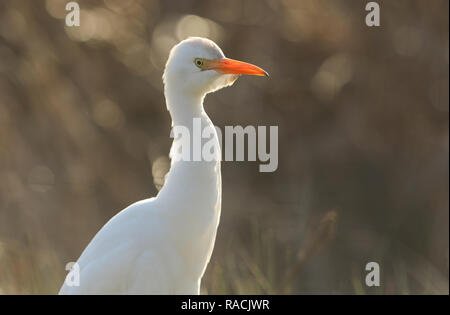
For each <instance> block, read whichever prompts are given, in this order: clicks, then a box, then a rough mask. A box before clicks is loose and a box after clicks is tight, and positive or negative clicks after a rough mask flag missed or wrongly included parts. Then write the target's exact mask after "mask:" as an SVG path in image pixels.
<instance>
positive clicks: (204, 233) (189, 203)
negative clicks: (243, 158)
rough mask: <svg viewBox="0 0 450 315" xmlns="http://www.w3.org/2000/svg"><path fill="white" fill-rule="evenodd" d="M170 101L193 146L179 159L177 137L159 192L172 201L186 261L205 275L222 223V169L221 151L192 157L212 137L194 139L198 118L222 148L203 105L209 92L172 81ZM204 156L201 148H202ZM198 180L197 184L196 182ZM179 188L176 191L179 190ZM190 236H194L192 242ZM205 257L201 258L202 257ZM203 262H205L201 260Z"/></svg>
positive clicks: (161, 197) (164, 200)
mask: <svg viewBox="0 0 450 315" xmlns="http://www.w3.org/2000/svg"><path fill="white" fill-rule="evenodd" d="M165 96H166V103H167V107H168V110H169V113H170V116H171V118H172V127H175V126H183V127H185V128H186V129H187V130H189V135H190V142H189V143H190V144H191V145H190V146H189V148H185V147H183V149H190V159H189V160H175V159H174V158H173V150H174V149H175V148H176V147H178V146H177V141H180V139H174V141H173V144H172V149H171V157H172V164H171V168H170V171H169V173H168V175H167V177H166V182H165V184H164V186H163V188H162V189H161V191H160V192H159V194H158V199H159V200H160V201H161V202H162V203H164V204H166V205H168V207H167V209H168V211H170V213H167V214H166V215H167V216H168V217H169V218H170V222H174V223H175V225H174V226H173V229H174V231H173V232H174V233H173V236H174V237H175V240H174V241H175V242H177V241H178V244H180V247H183V248H180V252H182V253H184V254H185V255H184V257H183V259H184V262H186V263H187V267H188V266H189V263H191V266H190V267H191V268H192V269H195V272H194V274H197V276H199V277H201V276H202V275H203V272H204V270H205V268H206V265H207V264H208V261H209V259H210V257H211V253H212V250H213V247H214V241H215V237H216V230H217V226H218V224H219V218H220V209H221V194H222V184H221V173H220V158H219V157H220V151H219V152H217V157H218V158H215V159H214V160H213V161H205V160H203V158H202V159H201V160H200V161H194V160H193V159H192V157H193V155H194V154H195V152H193V151H194V150H201V149H202V147H203V144H204V142H205V141H211V139H204V138H202V137H200V139H196V141H199V142H200V146H199V147H195V146H194V145H192V144H193V143H194V139H193V137H194V135H195V134H196V132H194V130H193V129H194V128H195V127H194V119H197V122H198V121H200V122H201V130H203V129H204V128H211V129H212V130H214V132H213V133H212V137H213V141H214V142H215V145H216V147H217V148H219V145H218V144H219V140H218V137H217V133H216V131H215V129H214V125H213V123H212V122H211V120H210V119H209V117H208V115H207V114H206V112H205V110H204V108H203V99H204V97H205V95H204V94H203V95H202V94H194V93H183V92H182V91H180V90H177V89H174V88H172V87H171V86H170V84H166V86H165ZM219 149H220V148H219ZM200 156H202V155H201V152H200ZM194 182H195V185H194V184H193V183H194ZM175 192H176V193H175ZM186 240H190V241H189V242H188V243H187V242H186ZM200 257H201V259H199V258H200ZM199 262H201V263H200V264H199Z"/></svg>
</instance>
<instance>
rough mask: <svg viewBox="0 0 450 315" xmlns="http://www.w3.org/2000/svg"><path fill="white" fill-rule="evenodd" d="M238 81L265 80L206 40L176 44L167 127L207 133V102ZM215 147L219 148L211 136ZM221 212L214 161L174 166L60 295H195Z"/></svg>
mask: <svg viewBox="0 0 450 315" xmlns="http://www.w3.org/2000/svg"><path fill="white" fill-rule="evenodd" d="M240 74H253V75H267V74H266V73H265V72H264V71H263V70H262V69H260V68H258V67H256V66H253V65H250V64H246V63H242V62H238V61H234V60H231V59H226V58H225V56H224V54H223V53H222V51H221V49H220V48H219V47H218V46H217V45H216V44H215V43H214V42H212V41H210V40H208V39H204V38H189V39H187V40H184V41H182V42H180V43H179V44H178V45H176V46H175V47H174V48H173V49H172V51H171V52H170V56H169V59H168V61H167V64H166V69H165V71H164V75H163V79H164V94H165V96H166V103H167V108H168V110H169V112H170V115H171V118H172V125H173V126H178V125H182V126H186V127H187V128H189V129H190V130H192V128H193V118H199V119H200V121H201V125H202V128H204V127H207V126H209V127H213V124H212V122H211V120H210V119H209V117H208V115H207V114H206V113H205V111H204V109H203V99H204V97H205V95H206V94H207V93H209V92H212V91H215V90H218V89H220V88H222V87H225V86H228V85H231V84H232V83H233V82H234V81H235V80H236V79H237V78H238V76H239V75H240ZM213 139H214V140H213V141H215V143H217V144H218V138H217V134H215V133H214V134H213ZM176 141H177V140H174V144H173V146H172V147H175V144H176ZM171 154H173V152H171ZM219 156H220V152H218V157H219ZM220 210H221V174H220V158H218V159H216V160H214V161H210V162H207V161H204V160H201V161H197V162H194V161H192V162H190V161H174V160H173V159H172V165H171V168H170V172H169V174H168V175H167V179H166V182H165V185H164V186H163V188H162V189H161V191H160V192H159V193H158V195H157V196H156V197H155V198H150V199H146V200H142V201H138V202H136V203H134V204H132V205H130V206H128V207H127V208H125V209H124V210H122V211H121V212H119V213H118V214H117V215H115V216H114V217H113V218H112V219H111V220H109V222H107V223H106V224H105V226H104V227H103V228H102V229H101V230H100V231H99V232H98V233H97V234H96V235H95V237H94V238H93V239H92V240H91V242H90V243H89V245H88V246H87V247H86V249H85V250H84V251H83V253H82V254H81V256H80V258H79V259H78V261H77V263H78V266H79V268H80V269H79V270H80V285H79V286H69V285H67V284H66V283H64V284H63V286H62V288H61V290H60V292H59V293H60V294H199V292H200V281H201V278H202V276H203V273H204V271H205V268H206V266H207V264H208V262H209V259H210V257H211V253H212V251H213V247H214V241H215V237H216V231H217V226H218V224H219V218H220Z"/></svg>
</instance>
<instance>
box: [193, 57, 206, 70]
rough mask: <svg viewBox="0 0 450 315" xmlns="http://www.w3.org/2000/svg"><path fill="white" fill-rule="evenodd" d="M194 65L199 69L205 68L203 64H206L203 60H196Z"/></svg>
mask: <svg viewBox="0 0 450 315" xmlns="http://www.w3.org/2000/svg"><path fill="white" fill-rule="evenodd" d="M194 63H195V65H196V66H197V67H199V68H201V67H203V64H204V62H203V60H202V59H200V58H195V60H194Z"/></svg>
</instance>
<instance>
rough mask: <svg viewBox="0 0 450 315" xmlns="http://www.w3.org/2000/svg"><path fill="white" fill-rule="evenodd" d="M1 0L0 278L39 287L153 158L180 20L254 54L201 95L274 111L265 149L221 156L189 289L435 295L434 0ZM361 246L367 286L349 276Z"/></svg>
mask: <svg viewBox="0 0 450 315" xmlns="http://www.w3.org/2000/svg"><path fill="white" fill-rule="evenodd" d="M67 2H68V1H63V0H46V1H44V0H42V1H32V0H14V1H8V0H0V293H2V294H29V293H31V294H47V293H49V294H54V293H57V292H58V290H59V288H60V286H61V284H62V283H63V280H64V277H65V275H66V272H67V271H66V270H65V269H64V268H65V264H66V263H68V262H70V261H76V260H77V258H78V257H79V255H80V254H81V252H82V250H83V249H84V248H85V246H86V245H87V244H88V242H89V241H90V240H91V238H92V237H93V236H94V235H95V233H96V232H97V231H98V230H99V229H100V228H101V227H102V226H103V224H104V223H105V222H106V221H107V220H109V218H111V217H112V216H113V215H115V214H116V213H117V212H118V211H120V210H121V209H123V208H124V207H126V206H127V205H129V204H131V203H133V202H134V201H137V200H140V199H144V198H148V197H151V196H155V195H156V194H157V192H158V189H159V188H160V187H161V185H162V184H163V181H164V174H165V173H166V172H167V171H168V168H169V163H170V162H169V160H168V152H169V148H170V145H171V139H170V138H169V133H170V117H169V115H168V112H167V111H166V106H165V103H164V96H163V85H162V80H161V76H162V72H163V68H164V64H165V62H166V59H167V56H168V52H169V50H170V48H171V47H172V46H173V45H174V44H176V43H177V42H178V41H180V40H182V39H184V38H186V37H188V36H194V35H195V36H204V37H208V38H210V39H212V40H214V41H215V42H216V43H218V44H219V46H221V48H222V49H223V51H224V53H225V54H226V55H227V56H228V57H231V58H234V59H239V60H245V61H249V62H251V63H254V64H256V65H259V66H261V67H263V68H264V69H265V70H267V71H268V72H269V73H270V75H271V77H270V79H269V80H266V79H261V78H248V77H242V78H240V79H239V80H238V81H237V83H236V84H235V85H234V86H233V87H232V88H227V89H224V90H222V91H220V92H218V93H215V94H212V95H209V96H208V97H207V98H206V110H207V112H208V113H209V115H210V117H211V119H212V120H213V122H214V123H215V124H216V125H217V126H219V127H221V128H223V127H224V126H225V125H231V126H234V125H242V126H246V125H262V126H269V125H277V126H279V168H278V170H277V171H276V172H274V173H259V171H258V164H259V163H257V162H223V164H222V177H223V205H222V217H221V223H220V226H219V230H218V236H217V240H216V247H215V250H214V253H213V256H212V259H211V262H210V264H209V266H208V268H207V271H206V274H205V276H204V278H203V282H202V293H204V294H230V293H232V294H259V293H260V294H269V293H292V294H303V293H331V294H442V293H445V294H448V291H449V194H448V189H449V130H448V127H449V120H448V118H449V92H448V91H449V88H448V86H449V82H448V81H449V34H448V30H449V17H448V10H449V2H448V1H446V0H432V1H425V0H396V1H378V3H379V4H380V6H381V26H380V27H372V28H369V27H367V26H366V24H365V16H366V14H367V12H366V11H365V4H366V1H352V0H345V1H343V0H320V1H319V0H283V1H275V0H264V1H263V0H260V1H257V0H246V1H237V0H226V1H225V0H218V1H192V0H186V1H174V0H170V1H167V0H165V1H162V0H145V1H144V0H104V1H82V0H79V1H77V2H78V3H79V5H80V7H81V26H80V27H67V26H65V20H64V19H65V16H66V14H67V13H68V12H67V11H65V5H66V3H67ZM370 261H374V262H378V263H379V264H380V267H381V286H380V287H371V288H369V287H367V286H366V285H365V280H364V279H365V275H366V271H365V265H366V264H367V263H368V262H370Z"/></svg>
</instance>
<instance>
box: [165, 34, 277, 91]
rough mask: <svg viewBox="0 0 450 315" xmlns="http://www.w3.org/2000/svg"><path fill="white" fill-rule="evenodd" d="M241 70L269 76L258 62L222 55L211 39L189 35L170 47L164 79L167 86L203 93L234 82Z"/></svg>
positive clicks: (244, 72)
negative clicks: (256, 63) (247, 61)
mask: <svg viewBox="0 0 450 315" xmlns="http://www.w3.org/2000/svg"><path fill="white" fill-rule="evenodd" d="M242 74H249V75H259V76H268V74H267V72H265V71H264V70H263V69H261V68H259V67H257V66H254V65H251V64H249V63H245V62H241V61H236V60H232V59H228V58H225V55H224V54H223V52H222V50H221V49H220V47H219V46H217V45H216V43H214V42H213V41H211V40H209V39H206V38H201V37H190V38H188V39H185V40H183V41H181V42H180V43H179V44H178V45H176V46H174V47H173V48H172V50H171V51H170V55H169V59H168V60H167V63H166V69H165V70H164V75H163V80H164V85H165V87H166V88H167V87H168V85H171V86H173V87H176V89H177V90H179V91H182V92H183V93H195V94H199V95H205V94H207V93H209V92H213V91H216V90H218V89H221V88H223V87H226V86H229V85H231V84H233V83H234V81H236V79H237V78H238V77H239V76H240V75H242Z"/></svg>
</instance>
